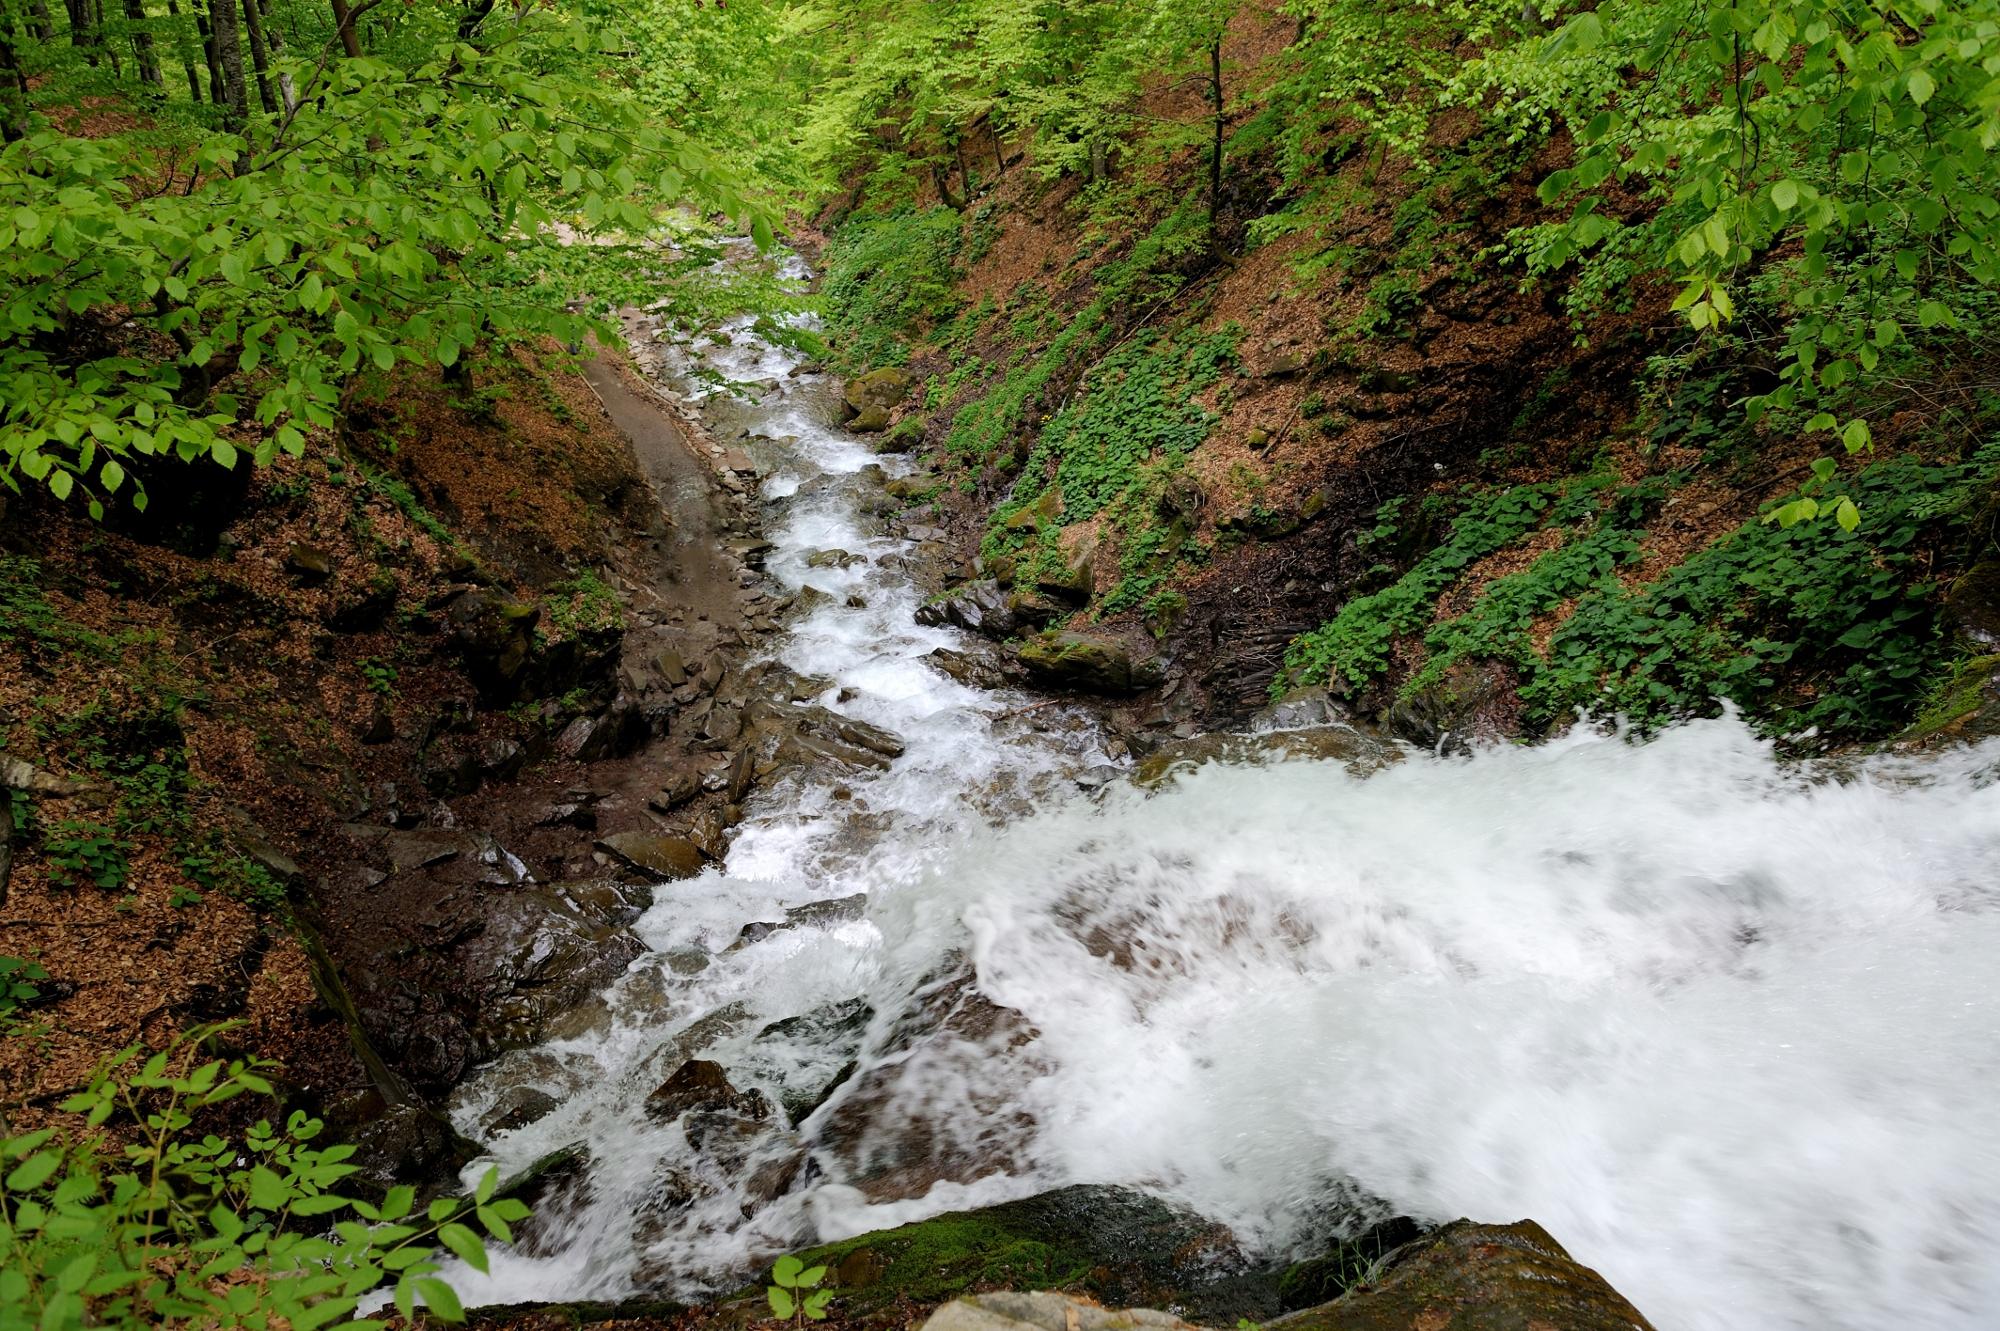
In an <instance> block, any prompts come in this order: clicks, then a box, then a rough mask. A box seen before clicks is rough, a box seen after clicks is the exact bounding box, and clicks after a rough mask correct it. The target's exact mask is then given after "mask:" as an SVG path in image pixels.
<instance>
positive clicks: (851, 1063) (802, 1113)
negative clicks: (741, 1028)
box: [744, 998, 875, 1127]
mask: <svg viewBox="0 0 2000 1331" xmlns="http://www.w3.org/2000/svg"><path fill="white" fill-rule="evenodd" d="M874 1016H875V1009H874V1008H872V1007H870V1006H869V1005H868V1002H867V1000H866V999H861V998H854V999H849V1000H847V1001H846V1002H843V1003H828V1004H826V1005H825V1006H824V1007H817V1008H814V1009H813V1010H812V1011H811V1012H806V1013H801V1014H800V1015H798V1016H796V1017H786V1018H785V1019H784V1020H783V1021H774V1022H772V1023H771V1024H770V1025H768V1026H766V1027H765V1028H764V1029H763V1030H761V1031H758V1032H757V1036H756V1038H755V1039H754V1040H752V1041H751V1042H750V1047H749V1049H748V1051H747V1052H746V1054H745V1059H744V1061H745V1065H746V1067H748V1068H749V1069H750V1070H751V1071H752V1072H753V1073H754V1074H755V1075H757V1076H758V1077H759V1078H760V1079H762V1080H766V1081H769V1082H771V1083H773V1084H775V1085H776V1086H777V1088H778V1107H779V1108H781V1109H783V1110H784V1111H785V1117H786V1119H787V1120H788V1121H789V1122H790V1123H791V1125H792V1126H793V1127H797V1126H799V1124H801V1123H803V1122H805V1121H806V1120H807V1119H808V1118H810V1117H812V1115H813V1113H814V1112H815V1111H816V1110H818V1109H819V1107H820V1106H821V1105H823V1104H825V1103H826V1102H827V1101H828V1100H830V1099H831V1098H832V1097H833V1093H834V1092H835V1091H837V1090H839V1089H840V1088H841V1087H842V1086H843V1085H845V1084H846V1083H847V1081H848V1079H849V1078H851V1077H852V1076H853V1075H854V1073H855V1069H856V1068H857V1067H858V1066H859V1062H858V1055H859V1054H860V1052H861V1040H862V1036H863V1035H864V1034H866V1033H867V1030H868V1023H869V1022H870V1021H871V1020H872V1019H873V1018H874Z"/></svg>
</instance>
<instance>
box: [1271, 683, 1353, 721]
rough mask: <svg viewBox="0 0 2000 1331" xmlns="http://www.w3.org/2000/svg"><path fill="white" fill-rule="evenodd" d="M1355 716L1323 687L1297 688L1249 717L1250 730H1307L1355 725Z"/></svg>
mask: <svg viewBox="0 0 2000 1331" xmlns="http://www.w3.org/2000/svg"><path fill="white" fill-rule="evenodd" d="M1353 722H1354V714H1353V713H1352V712H1351V711H1349V710H1348V708H1347V706H1346V705H1345V704H1343V703H1341V702H1340V701H1339V700H1338V699H1336V698H1335V697H1334V696H1333V695H1332V694H1331V693H1329V692H1327V690H1326V689H1325V687H1323V686H1321V685H1317V684H1315V685H1310V686H1307V687H1304V688H1296V689H1293V690H1291V691H1290V692H1288V693H1286V694H1285V696H1284V697H1282V698H1280V699H1278V700H1277V701H1276V702H1274V703H1272V704H1271V705H1270V706H1269V707H1266V708H1263V709H1262V710H1260V711H1258V712H1257V713H1256V714H1255V715H1253V716H1252V717H1251V718H1250V729H1252V730H1257V731H1266V730H1307V729H1310V728H1312V727H1315V726H1335V725H1352V724H1353Z"/></svg>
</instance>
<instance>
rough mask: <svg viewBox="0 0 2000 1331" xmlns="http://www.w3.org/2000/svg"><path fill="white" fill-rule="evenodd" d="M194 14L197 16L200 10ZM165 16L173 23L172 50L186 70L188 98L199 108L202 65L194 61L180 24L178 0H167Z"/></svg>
mask: <svg viewBox="0 0 2000 1331" xmlns="http://www.w3.org/2000/svg"><path fill="white" fill-rule="evenodd" d="M195 12H196V14H197V15H199V13H200V10H196V11H195ZM167 15H168V17H170V18H172V19H173V21H174V50H175V52H176V53H177V54H178V55H179V56H180V58H181V66H182V68H184V69H186V70H187V76H188V97H189V98H190V99H192V100H193V102H194V104H195V105H196V106H200V105H201V70H202V69H203V67H204V65H203V62H200V61H197V60H196V59H195V56H194V47H193V45H192V44H190V43H189V41H188V36H187V28H186V27H185V26H183V25H182V23H181V6H180V0H167ZM197 26H199V25H197Z"/></svg>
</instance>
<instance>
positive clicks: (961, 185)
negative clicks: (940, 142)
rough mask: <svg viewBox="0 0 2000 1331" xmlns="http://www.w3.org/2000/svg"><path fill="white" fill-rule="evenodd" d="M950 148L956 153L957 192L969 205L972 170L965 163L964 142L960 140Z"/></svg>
mask: <svg viewBox="0 0 2000 1331" xmlns="http://www.w3.org/2000/svg"><path fill="white" fill-rule="evenodd" d="M952 146H953V147H954V148H955V149H956V150H957V152H958V191H959V193H961V194H963V195H964V196H965V199H966V202H968V203H970V202H971V201H972V168H971V167H969V166H967V165H966V163H965V140H964V139H963V138H961V139H959V141H958V142H957V143H956V144H954V145H952Z"/></svg>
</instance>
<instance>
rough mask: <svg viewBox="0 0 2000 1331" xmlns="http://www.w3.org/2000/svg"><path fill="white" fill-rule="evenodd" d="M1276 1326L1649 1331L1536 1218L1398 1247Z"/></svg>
mask: <svg viewBox="0 0 2000 1331" xmlns="http://www.w3.org/2000/svg"><path fill="white" fill-rule="evenodd" d="M1269 1325H1270V1326H1271V1327H1272V1328H1274V1331H1275V1328H1279V1327H1282V1328H1285V1331H1408V1329H1409V1328H1412V1327H1425V1328H1429V1327H1437V1328H1439V1331H1542V1329H1543V1328H1547V1329H1548V1331H1651V1324H1650V1323H1649V1322H1647V1320H1646V1319H1645V1318H1644V1317H1642V1316H1641V1315H1640V1314H1639V1311H1638V1309H1636V1308H1634V1307H1633V1306H1632V1305H1631V1304H1630V1303H1628V1302H1626V1301H1625V1299H1624V1297H1623V1296H1621V1295H1620V1294H1619V1293H1618V1291H1617V1290H1615V1289H1613V1288H1611V1286H1610V1284H1609V1283H1608V1282H1606V1281H1605V1279H1604V1277H1603V1276H1600V1275H1599V1274H1597V1272H1595V1271H1593V1270H1591V1269H1590V1268H1589V1267H1587V1266H1584V1265H1582V1264H1581V1263H1579V1262H1578V1261H1577V1260H1576V1259H1575V1258H1573V1257H1571V1256H1570V1255H1569V1253H1567V1252H1566V1251H1564V1250H1563V1247H1562V1245H1561V1244H1559V1243H1557V1242H1556V1241H1555V1240H1554V1239H1552V1238H1550V1237H1549V1235H1548V1232H1547V1231H1546V1230H1544V1229H1543V1228H1542V1227H1541V1226H1540V1225H1538V1224H1536V1223H1535V1222H1534V1221H1532V1220H1522V1221H1517V1222H1516V1223H1514V1224H1511V1225H1476V1224H1474V1223H1472V1222H1471V1221H1470V1220H1454V1221H1453V1222H1452V1223H1451V1224H1449V1225H1446V1226H1444V1227H1443V1228H1442V1229H1439V1230H1437V1231H1436V1232H1435V1233H1432V1234H1430V1235H1428V1236H1426V1237H1424V1238H1422V1239H1419V1240H1417V1241H1416V1242H1414V1243H1411V1244H1408V1245H1406V1246H1405V1247H1403V1248H1401V1249H1399V1250H1397V1252H1396V1253H1395V1255H1394V1256H1393V1257H1391V1258H1390V1260H1389V1262H1388V1264H1387V1266H1386V1268H1385V1269H1383V1270H1382V1271H1380V1272H1378V1273H1377V1274H1375V1275H1374V1276H1373V1277H1371V1278H1370V1279H1369V1280H1368V1282H1367V1283H1366V1284H1365V1285H1362V1286H1360V1287H1357V1288H1355V1289H1353V1290H1352V1291H1350V1292H1349V1293H1348V1294H1346V1295H1345V1296H1343V1297H1342V1298H1339V1299H1337V1300H1335V1301H1334V1302H1332V1303H1327V1304H1323V1305H1321V1306H1320V1307H1317V1308H1312V1309H1309V1310H1307V1311H1305V1312H1298V1313H1293V1314H1292V1315H1291V1316H1289V1317H1285V1318H1282V1319H1280V1320H1278V1321H1276V1322H1272V1323H1270V1324H1269Z"/></svg>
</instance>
